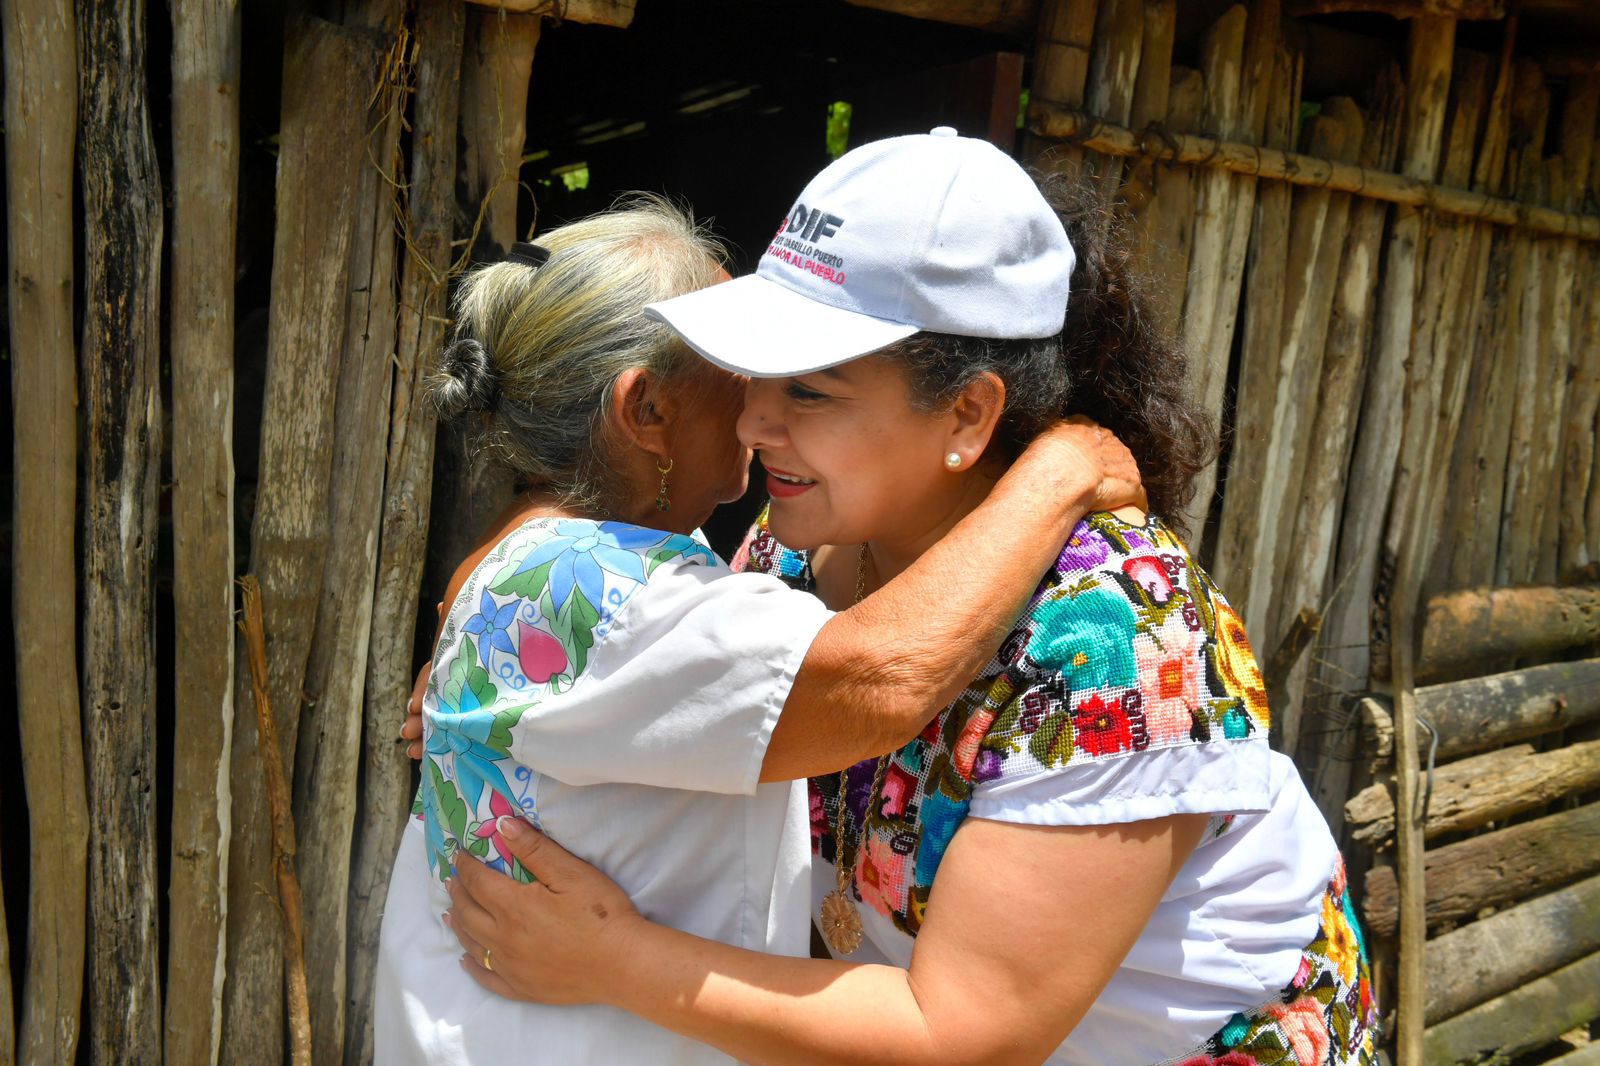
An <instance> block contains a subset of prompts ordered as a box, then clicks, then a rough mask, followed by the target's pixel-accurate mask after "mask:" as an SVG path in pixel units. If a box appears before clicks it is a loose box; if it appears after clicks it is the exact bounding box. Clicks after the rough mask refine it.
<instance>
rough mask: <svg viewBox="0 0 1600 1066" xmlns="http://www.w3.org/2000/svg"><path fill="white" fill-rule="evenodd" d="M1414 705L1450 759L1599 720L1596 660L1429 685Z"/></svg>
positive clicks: (1599, 679)
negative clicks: (1428, 722) (1434, 730)
mask: <svg viewBox="0 0 1600 1066" xmlns="http://www.w3.org/2000/svg"><path fill="white" fill-rule="evenodd" d="M1417 704H1418V709H1419V711H1420V713H1421V714H1422V715H1423V716H1424V717H1426V718H1427V719H1428V721H1430V722H1432V723H1433V726H1434V728H1435V729H1437V730H1438V731H1439V757H1440V758H1441V759H1451V758H1455V757H1456V756H1458V755H1465V754H1467V753H1469V752H1474V751H1482V750H1483V749H1485V748H1492V747H1494V746H1495V745H1497V744H1504V743H1506V742H1507V741H1511V740H1522V739H1525V738H1527V737H1532V736H1538V735H1539V734H1540V733H1550V732H1554V731H1555V730H1558V729H1565V728H1567V727H1569V726H1574V725H1581V724H1583V723H1586V722H1592V721H1594V720H1596V719H1600V659H1584V660H1581V661H1578V662H1570V663H1547V664H1545V665H1543V666H1532V667H1529V668H1528V669H1526V670H1513V671H1510V672H1508V673H1503V674H1490V675H1487V676H1484V677H1474V678H1468V679H1466V680H1464V681H1452V682H1447V683H1445V684H1442V685H1429V686H1427V687H1426V688H1421V689H1418V690H1417Z"/></svg>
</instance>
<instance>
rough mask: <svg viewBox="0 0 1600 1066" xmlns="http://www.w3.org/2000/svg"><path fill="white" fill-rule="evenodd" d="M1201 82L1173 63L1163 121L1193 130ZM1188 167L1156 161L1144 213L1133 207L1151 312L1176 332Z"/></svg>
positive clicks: (1186, 238) (1190, 186)
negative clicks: (1148, 250)
mask: <svg viewBox="0 0 1600 1066" xmlns="http://www.w3.org/2000/svg"><path fill="white" fill-rule="evenodd" d="M1204 98H1205V84H1204V80H1203V79H1202V78H1201V76H1200V72H1199V71H1197V70H1190V69H1189V68H1187V67H1173V68H1172V86H1171V89H1170V91H1169V92H1168V96H1167V126H1168V128H1169V129H1172V130H1178V131H1182V130H1187V129H1193V128H1194V127H1196V126H1198V125H1199V123H1200V111H1201V108H1202V106H1203V103H1204ZM1195 176H1196V175H1195V173H1194V171H1193V169H1192V168H1189V167H1182V166H1170V165H1167V164H1165V163H1156V164H1155V165H1154V167H1153V168H1152V179H1153V182H1154V192H1153V194H1152V196H1151V199H1150V206H1149V211H1148V213H1144V212H1141V211H1140V210H1139V209H1137V208H1136V209H1135V211H1134V217H1135V220H1136V221H1137V223H1138V224H1139V225H1140V226H1141V227H1142V228H1144V229H1147V230H1148V232H1149V234H1150V237H1149V243H1150V246H1151V247H1152V248H1153V249H1154V250H1155V251H1154V254H1153V255H1152V256H1151V257H1150V260H1149V262H1150V268H1151V283H1152V286H1153V288H1154V289H1155V295H1156V300H1155V302H1156V315H1157V319H1158V321H1159V322H1160V325H1161V328H1162V329H1163V330H1164V331H1166V332H1167V333H1168V334H1169V335H1172V336H1176V335H1177V333H1178V330H1179V328H1180V324H1181V316H1182V313H1183V299H1184V293H1185V291H1186V290H1187V289H1188V282H1189V259H1190V253H1191V251H1192V248H1193V241H1194V184H1195Z"/></svg>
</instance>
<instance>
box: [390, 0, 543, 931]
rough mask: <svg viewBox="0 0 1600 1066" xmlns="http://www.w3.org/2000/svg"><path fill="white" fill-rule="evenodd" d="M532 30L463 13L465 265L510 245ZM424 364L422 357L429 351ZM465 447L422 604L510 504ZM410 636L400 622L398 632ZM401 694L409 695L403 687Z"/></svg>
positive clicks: (454, 435) (435, 518) (438, 520)
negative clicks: (425, 596)
mask: <svg viewBox="0 0 1600 1066" xmlns="http://www.w3.org/2000/svg"><path fill="white" fill-rule="evenodd" d="M539 29H540V20H539V19H538V18H537V17H535V16H531V15H507V16H505V17H501V16H499V15H497V14H491V13H488V12H483V11H477V10H471V9H469V10H468V11H467V23H466V31H465V32H466V37H465V43H464V44H463V52H462V63H461V81H460V104H461V106H460V108H459V112H460V116H461V118H460V121H461V129H460V134H459V143H460V154H461V166H460V175H459V178H458V180H457V182H456V185H455V196H456V200H455V212H456V229H455V234H456V237H457V239H459V240H462V241H465V242H467V245H466V246H467V248H468V249H469V252H470V258H471V260H472V261H474V262H493V261H494V260H497V259H500V258H501V257H503V256H504V255H505V253H506V252H508V251H509V250H510V249H511V243H512V242H513V241H514V240H516V238H517V199H518V195H519V193H520V189H521V186H520V185H519V184H518V180H517V171H518V168H519V166H520V165H521V161H522V148H523V141H524V139H525V133H526V128H527V104H528V78H529V74H530V72H531V70H532V67H533V55H534V49H535V48H537V47H538V44H539ZM424 355H425V356H428V357H429V358H431V353H430V352H424ZM470 446H471V440H470V431H469V430H468V429H467V428H466V427H465V426H461V425H453V426H447V427H444V428H443V429H442V430H441V431H440V432H439V434H438V438H437V448H438V451H437V454H436V456H435V458H434V466H433V489H432V492H433V495H432V498H431V499H432V502H431V506H430V510H431V515H430V516H428V519H427V522H426V523H425V525H426V528H427V529H428V530H429V535H428V537H427V538H426V540H427V564H426V570H425V571H424V572H425V574H426V576H425V578H424V579H423V588H424V589H425V590H426V591H427V594H428V595H429V596H430V597H431V598H430V600H429V603H430V604H431V603H433V602H434V601H435V600H436V599H437V597H439V596H441V595H443V593H444V588H445V585H446V584H447V583H448V582H449V580H450V575H451V574H453V573H455V569H456V567H457V566H459V565H461V560H462V559H465V558H466V557H467V555H468V554H469V553H470V552H471V550H472V548H473V546H474V545H476V544H477V542H478V538H479V537H481V536H482V535H483V531H484V530H485V529H486V528H487V527H488V525H489V523H490V522H491V521H492V520H493V519H494V517H495V516H496V515H498V514H499V513H500V512H501V511H503V510H504V509H505V508H506V506H507V505H508V504H509V503H510V502H511V498H512V495H513V490H512V484H511V474H510V472H509V471H507V470H506V469H505V468H504V467H503V466H500V465H499V464H494V463H486V462H479V461H475V457H474V456H473V455H472V454H471V447H470ZM421 517H422V516H418V518H417V519H414V520H420V518H421ZM409 629H410V623H407V632H409ZM411 643H412V642H411V638H410V637H409V636H408V637H406V638H405V642H404V647H405V649H406V651H405V652H404V655H405V657H406V658H407V659H408V660H409V657H410V647H411ZM396 647H400V645H396ZM403 691H404V692H406V693H409V692H410V691H411V685H410V681H409V680H407V681H406V683H405V685H404V688H403ZM401 702H402V704H403V703H404V697H402V700H401ZM380 903H381V900H380Z"/></svg>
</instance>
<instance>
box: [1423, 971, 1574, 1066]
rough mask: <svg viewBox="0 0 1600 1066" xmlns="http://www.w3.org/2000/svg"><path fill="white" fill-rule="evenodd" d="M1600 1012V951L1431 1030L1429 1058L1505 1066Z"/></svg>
mask: <svg viewBox="0 0 1600 1066" xmlns="http://www.w3.org/2000/svg"><path fill="white" fill-rule="evenodd" d="M1596 1015H1600V953H1597V954H1594V955H1590V956H1588V957H1587V958H1585V959H1581V960H1579V961H1578V962H1575V963H1573V964H1572V965H1570V966H1564V967H1562V968H1561V969H1559V970H1557V971H1556V972H1555V973H1553V974H1550V975H1549V976H1547V977H1541V978H1540V979H1539V980H1537V981H1534V982H1531V983H1530V984H1526V985H1524V986H1522V987H1521V988H1519V989H1517V990H1516V991H1514V992H1508V993H1507V994H1505V995H1503V996H1501V997H1500V998H1498V999H1493V1000H1490V1001H1489V1002H1488V1003H1485V1004H1483V1005H1482V1006H1479V1007H1474V1008H1473V1009H1472V1010H1470V1011H1467V1012H1466V1013H1465V1014H1458V1015H1456V1016H1455V1017H1454V1018H1451V1019H1450V1020H1449V1021H1447V1022H1444V1023H1442V1024H1440V1025H1437V1026H1435V1027H1433V1028H1431V1029H1429V1030H1428V1035H1427V1043H1426V1051H1427V1057H1428V1062H1429V1063H1430V1064H1432V1063H1439V1064H1441V1066H1449V1064H1453V1063H1472V1064H1474V1066H1504V1064H1508V1063H1511V1062H1514V1061H1516V1059H1517V1057H1518V1056H1519V1055H1521V1054H1522V1053H1524V1052H1527V1051H1532V1050H1533V1049H1535V1048H1537V1047H1539V1046H1540V1045H1542V1044H1546V1043H1548V1042H1549V1041H1551V1040H1554V1039H1555V1038H1556V1037H1558V1036H1560V1035H1561V1034H1562V1033H1564V1032H1566V1031H1567V1030H1569V1029H1571V1028H1573V1027H1575V1026H1578V1025H1582V1024H1584V1023H1586V1022H1588V1021H1591V1020H1592V1019H1593V1018H1594V1017H1595V1016H1596Z"/></svg>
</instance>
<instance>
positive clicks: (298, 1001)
mask: <svg viewBox="0 0 1600 1066" xmlns="http://www.w3.org/2000/svg"><path fill="white" fill-rule="evenodd" d="M239 587H240V593H241V595H240V600H241V607H242V610H241V611H240V614H241V617H240V619H239V631H240V633H242V634H243V635H244V645H245V656H244V658H245V665H246V668H247V669H248V670H249V671H250V703H251V706H252V708H253V709H254V711H255V714H254V716H253V717H254V718H255V722H256V732H257V734H258V735H259V736H260V737H261V738H262V741H263V743H262V744H261V746H260V747H259V748H258V749H257V751H258V752H259V754H260V756H261V773H262V777H263V779H264V780H265V782H266V793H267V813H268V817H269V822H270V825H271V832H272V869H273V872H274V874H275V875H276V880H277V882H278V904H279V906H280V907H281V908H282V909H283V943H284V956H285V963H286V967H287V973H288V977H287V979H286V981H285V982H284V984H285V986H286V991H287V993H288V998H289V1045H290V1047H291V1049H292V1050H293V1060H294V1063H295V1066H310V1063H311V1003H310V1000H309V998H308V996H307V993H306V958H305V923H304V922H303V921H302V917H301V916H302V911H301V905H300V883H299V881H298V880H296V878H295V871H294V867H295V861H294V856H295V839H294V811H293V803H292V800H291V799H290V796H289V775H288V772H287V770H286V768H285V767H284V765H283V760H282V759H281V758H279V756H278V726H277V715H276V714H275V713H274V712H273V709H272V696H271V694H270V692H269V691H268V686H269V681H268V670H267V630H266V624H265V622H264V621H263V620H262V615H261V586H260V584H259V583H257V581H256V579H255V577H254V576H253V575H251V574H246V575H245V576H244V577H243V578H241V579H240V580H239Z"/></svg>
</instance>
